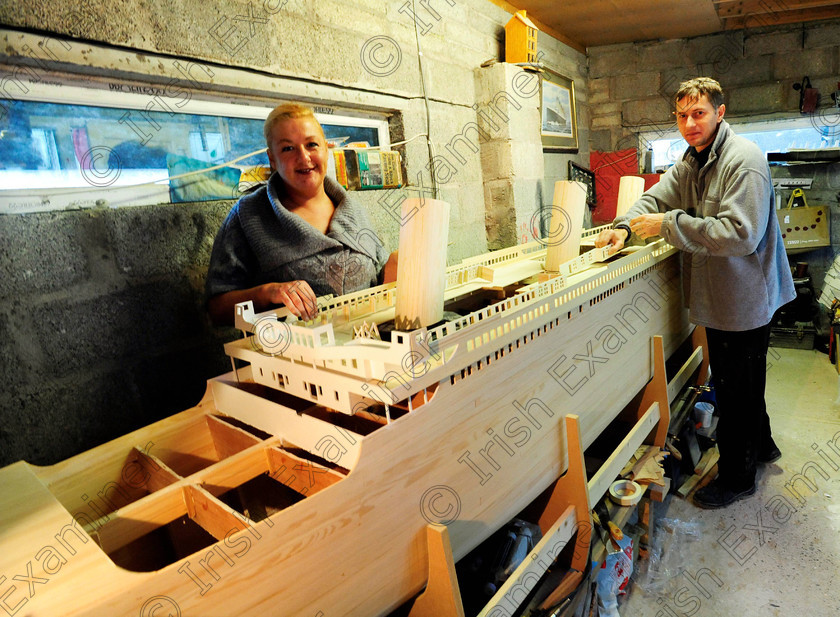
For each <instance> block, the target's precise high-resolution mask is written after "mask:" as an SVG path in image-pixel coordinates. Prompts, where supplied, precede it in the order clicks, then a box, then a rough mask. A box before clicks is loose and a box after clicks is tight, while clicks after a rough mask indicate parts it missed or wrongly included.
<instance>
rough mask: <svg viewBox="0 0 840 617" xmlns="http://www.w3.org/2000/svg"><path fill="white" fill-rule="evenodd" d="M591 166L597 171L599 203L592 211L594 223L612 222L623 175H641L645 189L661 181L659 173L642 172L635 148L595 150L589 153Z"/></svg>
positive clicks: (596, 190)
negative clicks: (619, 184) (606, 150)
mask: <svg viewBox="0 0 840 617" xmlns="http://www.w3.org/2000/svg"><path fill="white" fill-rule="evenodd" d="M589 168H590V169H591V170H592V171H593V172H594V173H595V197H596V198H597V205H596V206H595V209H594V210H593V211H592V223H593V224H594V225H603V224H605V223H612V220H613V219H614V218H615V208H616V206H617V205H618V183H619V181H620V180H621V177H622V176H640V177H642V178H644V179H645V190H648V189H649V188H650V187H652V186H653V185H654V184H656V183H657V182H659V174H640V173H639V160H638V154H637V152H636V150H635V149H634V148H630V149H627V150H616V151H614V152H598V151H597V150H596V151H593V152H592V153H591V154H590V155H589Z"/></svg>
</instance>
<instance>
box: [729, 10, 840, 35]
mask: <svg viewBox="0 0 840 617" xmlns="http://www.w3.org/2000/svg"><path fill="white" fill-rule="evenodd" d="M837 17H840V6H834V7H832V8H823V9H798V10H793V11H779V12H775V13H767V12H764V13H752V14H748V15H739V16H737V17H724V18H723V24H724V29H725V30H740V29H744V28H760V27H764V26H781V25H784V24H796V23H804V22H811V21H819V20H822V19H836V18H837Z"/></svg>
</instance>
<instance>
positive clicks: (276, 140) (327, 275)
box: [206, 103, 396, 325]
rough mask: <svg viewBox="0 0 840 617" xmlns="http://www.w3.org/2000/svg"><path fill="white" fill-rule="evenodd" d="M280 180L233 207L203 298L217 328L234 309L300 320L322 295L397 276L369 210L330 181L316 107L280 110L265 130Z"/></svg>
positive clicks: (311, 312)
mask: <svg viewBox="0 0 840 617" xmlns="http://www.w3.org/2000/svg"><path fill="white" fill-rule="evenodd" d="M264 133H265V139H266V145H267V146H268V160H269V162H270V163H271V169H272V170H273V171H274V173H273V174H272V175H271V178H269V180H268V182H267V184H266V186H264V187H262V188H260V189H259V190H257V191H255V192H254V193H251V194H249V195H246V196H244V197H242V198H241V199H240V200H239V201H238V202H237V203H236V204H235V205H234V206H233V208H232V209H231V211H230V213H229V214H228V216H227V218H226V219H225V221H224V223H223V224H222V227H221V229H220V230H219V233H218V234H217V235H216V240H215V242H214V244H213V252H212V254H211V256H210V268H209V271H208V273H207V284H206V293H207V297H208V311H209V313H210V317H211V319H212V320H213V322H214V323H215V324H216V325H229V324H232V323H233V318H234V306H235V305H236V304H238V303H239V302H245V301H247V300H252V301H253V302H254V309H255V310H256V311H257V312H260V311H265V310H267V309H269V308H272V307H274V306H277V305H285V306H286V307H287V308H288V309H289V311H291V312H292V313H293V314H294V315H296V316H298V317H300V318H302V319H312V318H314V317H315V315H316V314H317V312H318V308H317V305H316V297H317V296H322V295H326V294H330V293H332V294H335V295H343V294H346V293H350V292H353V291H358V290H360V289H366V288H368V287H371V286H373V285H376V284H378V283H381V282H389V281H392V280H395V279H396V253H393V254H392V255H391V256H390V257H389V256H388V253H387V252H386V251H385V249H384V247H383V246H382V243H381V242H380V241H379V238H378V237H377V236H376V234H375V233H374V232H373V231H372V228H371V225H370V223H369V221H368V217H367V214H366V212H365V210H364V209H363V208H362V207H361V205H359V204H358V203H357V202H356V201H355V200H354V199H353V198H351V197H350V195H349V194H348V193H347V192H346V191H345V190H344V189H343V188H342V187H341V186H340V185H339V184H338V183H336V182H335V181H334V180H332V179H331V178H328V177H327V176H326V172H327V160H328V159H327V157H328V156H330V154H329V151H328V149H327V141H326V138H325V137H324V131H323V129H322V128H321V125H320V123H319V122H318V120H317V119H316V118H315V116H314V114H313V113H312V110H311V109H309V108H308V107H305V106H303V105H298V104H293V103H292V104H286V105H280V106H279V107H277V108H275V109H274V110H273V111H272V112H271V113H270V114H269V115H268V118H266V121H265V127H264Z"/></svg>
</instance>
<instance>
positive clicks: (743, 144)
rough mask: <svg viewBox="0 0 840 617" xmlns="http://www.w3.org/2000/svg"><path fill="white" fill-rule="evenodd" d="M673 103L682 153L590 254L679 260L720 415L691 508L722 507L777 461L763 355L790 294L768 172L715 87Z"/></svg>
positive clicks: (683, 87)
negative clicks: (711, 456) (675, 252)
mask: <svg viewBox="0 0 840 617" xmlns="http://www.w3.org/2000/svg"><path fill="white" fill-rule="evenodd" d="M674 100H675V103H676V111H675V112H674V114H675V115H676V117H677V126H678V128H679V130H680V133H681V134H682V136H683V138H684V139H685V140H686V141H687V142H688V145H689V148H688V149H687V150H686V152H685V153H684V154H683V156H682V158H681V159H680V160H679V161H678V162H677V163H676V164H675V165H674V166H673V167H671V168H670V169H669V170H668V171H667V172H666V173H665V174H664V175H663V176H662V178H661V179H660V181H659V183H657V184H655V185H654V186H653V187H651V188H650V190H648V191H647V192H646V193H645V194H644V195H642V197H641V198H640V199H639V200H638V201H637V202H636V203H635V204H634V205H633V207H632V208H630V211H629V212H628V213H627V214H626V215H625V216H623V217H620V218H618V219H616V221H615V223H614V225H613V228H612V229H609V230H606V231H604V232H602V233H601V234H600V236H599V237H598V240H597V241H596V246H606V245H608V244H611V245H612V247H611V249H610V252H611V253H613V252H615V251H618V250H619V249H621V248H622V247H623V246H624V243H625V242H626V241H627V240H628V238H629V237H630V236H631V235H632V234H635V235H636V236H638V237H639V238H642V239H645V238H650V237H652V236H662V237H663V238H664V239H665V240H666V241H667V242H669V243H670V244H672V245H673V246H675V247H676V248H678V249H680V251H681V252H682V255H681V257H682V268H683V271H682V279H683V294H684V298H685V301H686V303H687V305H688V308H689V318H690V319H691V321H692V322H693V323H695V324H697V325H701V326H705V327H706V334H707V338H708V341H709V356H710V358H709V360H710V362H711V369H712V375H713V377H714V381H715V392H716V399H717V403H718V412H719V416H720V417H719V422H718V428H717V439H718V447H719V449H720V460H719V462H718V477H717V479H716V480H715V481H714V482H712V483H711V484H709V485H708V486H707V487H705V488H703V489H701V490H699V491H697V493H696V494H695V502H696V503H697V504H698V505H699V506H701V507H706V508H720V507H723V506H726V505H729V504H731V503H732V502H734V501H736V500H737V499H740V498H742V497H745V496H747V495H752V494H753V493H754V492H755V473H756V463H757V462H759V463H769V462H772V461H775V460H777V459H778V458H779V457H781V452H780V451H779V449H778V448H777V447H776V444H775V442H774V441H773V437H772V434H771V430H770V418H769V417H768V415H767V410H766V407H765V402H764V386H765V371H766V357H767V346H768V342H769V336H770V320H771V319H772V317H773V314H774V313H775V312H776V309H778V308H779V307H780V306H782V305H783V304H785V303H787V302H790V301H791V300H793V298H794V296H795V292H794V289H793V278H792V277H791V273H790V267H789V265H788V262H787V257H786V255H785V250H784V244H783V242H782V235H781V230H780V229H779V225H778V223H777V220H776V216H775V211H774V209H775V205H774V195H773V185H772V183H771V180H770V168H769V166H768V165H767V161H766V159H765V157H764V155H763V154H762V152H761V150H760V149H759V148H758V147H757V146H756V145H755V144H753V143H752V142H750V141H748V140H746V139H744V138H742V137H738V136H736V135H735V134H734V133H733V132H732V130H731V129H730V127H729V125H728V124H727V123H726V122H725V121H724V119H723V115H724V112H725V111H726V106H725V105H724V104H723V91H722V89H721V87H720V84H719V83H718V82H717V81H715V80H713V79H710V78H708V77H698V78H696V79H692V80H689V81H686V82H684V83H682V84H680V88H679V90H678V91H677V93H676V95H675V97H674Z"/></svg>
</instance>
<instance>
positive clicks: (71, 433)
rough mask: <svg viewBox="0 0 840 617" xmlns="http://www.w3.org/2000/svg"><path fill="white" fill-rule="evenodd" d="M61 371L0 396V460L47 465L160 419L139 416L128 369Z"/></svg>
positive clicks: (139, 408) (1, 462) (138, 406)
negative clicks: (72, 372)
mask: <svg viewBox="0 0 840 617" xmlns="http://www.w3.org/2000/svg"><path fill="white" fill-rule="evenodd" d="M66 375H67V371H66V370H64V371H55V373H54V374H53V375H50V376H49V377H47V378H45V379H42V380H40V381H39V382H38V383H37V384H36V385H33V386H30V387H24V388H16V389H15V390H14V391H12V392H9V393H8V396H5V397H3V400H2V401H0V416H2V417H3V418H4V422H3V428H2V429H0V430H2V431H3V434H2V436H1V437H2V441H3V444H4V445H3V448H0V465H8V464H9V463H12V462H15V461H17V460H21V459H22V460H26V461H28V462H29V463H32V464H35V465H51V464H54V463H57V462H59V461H61V460H64V459H66V458H69V457H71V456H73V455H75V454H78V453H80V452H83V451H85V450H88V449H90V448H93V447H95V446H98V445H100V444H102V443H104V442H106V441H109V440H110V439H113V438H115V437H118V436H120V435H124V434H125V433H128V432H130V431H132V430H134V429H136V428H139V427H141V426H145V425H146V424H149V423H150V422H152V421H154V420H157V419H159V417H156V418H153V419H149V418H148V417H145V416H144V414H143V413H142V411H141V407H140V405H139V403H138V393H137V390H136V388H135V387H134V384H133V383H132V379H131V376H130V374H129V373H128V372H127V371H103V372H92V373H90V374H81V375H80V374H76V375H73V377H72V378H71V379H61V376H66ZM143 445H145V444H143Z"/></svg>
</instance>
